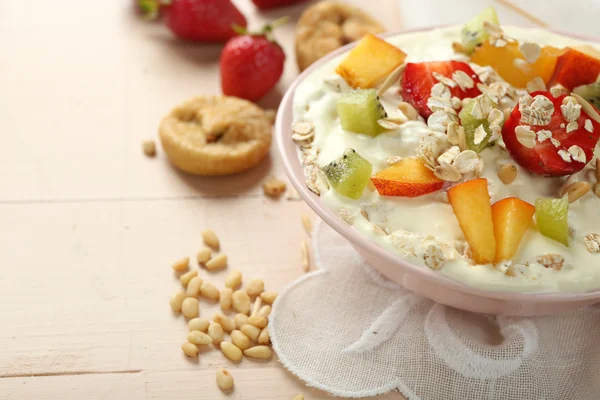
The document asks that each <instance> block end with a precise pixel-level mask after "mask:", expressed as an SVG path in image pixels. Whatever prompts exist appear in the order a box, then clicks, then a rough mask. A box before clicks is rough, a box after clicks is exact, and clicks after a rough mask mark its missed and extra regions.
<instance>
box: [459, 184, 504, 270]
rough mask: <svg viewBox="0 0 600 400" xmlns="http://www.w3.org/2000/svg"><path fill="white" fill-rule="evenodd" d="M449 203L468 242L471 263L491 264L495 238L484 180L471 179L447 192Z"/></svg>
mask: <svg viewBox="0 0 600 400" xmlns="http://www.w3.org/2000/svg"><path fill="white" fill-rule="evenodd" d="M448 200H450V205H452V209H453V210H454V215H456V219H458V223H459V225H460V229H461V230H462V232H463V234H464V235H465V238H466V239H467V243H469V246H470V248H471V253H472V254H473V260H474V261H475V262H476V263H477V264H489V263H492V262H494V260H495V258H496V239H495V237H494V224H493V221H492V206H491V205H490V194H489V192H488V182H487V179H485V178H479V179H473V180H471V181H467V182H464V183H461V184H460V185H456V186H454V187H453V188H451V189H449V190H448Z"/></svg>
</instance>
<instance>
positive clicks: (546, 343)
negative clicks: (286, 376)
mask: <svg viewBox="0 0 600 400" xmlns="http://www.w3.org/2000/svg"><path fill="white" fill-rule="evenodd" d="M313 250H314V258H315V264H316V265H317V267H318V268H319V269H318V270H317V271H315V272H312V273H309V274H307V275H305V276H303V277H302V278H300V279H298V280H297V281H295V282H293V283H292V284H290V285H289V286H288V287H287V288H286V289H285V290H284V291H283V292H282V293H281V294H280V295H279V297H278V299H277V301H276V302H275V304H274V306H273V312H272V314H271V317H270V320H271V322H270V323H269V327H270V335H271V340H272V342H273V346H274V348H275V350H276V352H277V354H278V356H279V358H280V360H281V362H282V363H283V365H284V366H285V367H286V368H287V369H288V370H290V371H291V372H292V373H294V374H295V375H297V376H298V377H299V378H300V379H302V380H304V381H305V382H306V383H307V384H308V385H309V386H314V387H317V388H319V389H322V390H325V391H327V392H329V393H331V394H333V395H336V396H340V397H350V398H357V397H367V396H374V395H377V394H382V393H385V392H388V391H392V390H398V391H400V392H401V393H403V394H404V396H406V397H407V398H408V399H409V400H438V399H439V400H451V399H461V400H463V399H540V400H541V399H544V400H550V399H557V400H558V399H560V400H569V399H572V400H587V399H589V400H592V399H593V400H597V399H598V397H599V396H600V395H599V393H600V379H599V377H600V346H599V345H598V343H599V338H600V308H598V307H590V308H586V309H581V310H579V311H576V312H572V313H565V314H561V315H559V316H548V317H535V318H517V317H495V316H485V315H479V314H474V313H469V312H466V311H461V310H457V309H453V308H450V307H446V306H443V305H441V304H437V303H435V302H433V301H431V300H428V299H425V298H422V297H420V296H417V295H414V294H412V293H410V292H408V291H406V290H405V289H403V288H401V287H400V286H398V285H397V284H395V283H393V282H390V281H388V280H386V279H385V278H383V277H382V276H381V275H379V273H377V272H376V271H375V270H373V269H372V268H371V267H369V266H368V265H367V264H366V263H365V262H364V261H362V260H361V258H360V257H359V256H358V254H357V253H356V251H355V250H354V249H353V248H352V247H351V246H350V244H349V243H348V242H347V241H346V240H345V239H343V238H342V237H341V236H340V235H338V234H337V233H336V232H335V231H334V230H332V229H331V228H330V227H328V226H327V225H326V224H324V223H320V224H318V225H317V226H316V228H315V231H314V233H313Z"/></svg>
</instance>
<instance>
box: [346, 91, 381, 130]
mask: <svg viewBox="0 0 600 400" xmlns="http://www.w3.org/2000/svg"><path fill="white" fill-rule="evenodd" d="M337 113H338V115H339V117H340V122H341V124H342V129H344V130H346V131H350V132H355V133H363V134H365V135H369V136H377V135H379V134H380V133H382V132H384V131H385V129H383V128H382V127H381V126H380V125H379V124H378V123H377V121H378V120H380V119H382V118H385V116H386V114H385V110H384V109H383V106H382V105H381V102H380V101H379V97H378V96H377V92H375V89H365V90H361V89H358V90H353V91H351V92H350V93H346V94H344V95H343V96H342V97H341V98H340V99H339V100H338V102H337Z"/></svg>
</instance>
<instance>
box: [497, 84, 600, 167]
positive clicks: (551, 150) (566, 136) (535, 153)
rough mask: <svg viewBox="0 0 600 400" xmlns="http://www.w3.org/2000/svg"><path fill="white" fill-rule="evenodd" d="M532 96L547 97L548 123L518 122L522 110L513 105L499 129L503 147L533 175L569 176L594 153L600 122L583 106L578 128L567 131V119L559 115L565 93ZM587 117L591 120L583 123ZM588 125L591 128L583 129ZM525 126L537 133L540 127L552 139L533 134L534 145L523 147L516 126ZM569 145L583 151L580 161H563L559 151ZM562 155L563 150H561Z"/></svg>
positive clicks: (599, 136) (599, 134)
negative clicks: (551, 111)
mask: <svg viewBox="0 0 600 400" xmlns="http://www.w3.org/2000/svg"><path fill="white" fill-rule="evenodd" d="M531 96H532V97H533V99H535V97H536V96H545V97H547V98H548V99H549V100H550V101H551V102H552V104H553V105H554V113H553V114H552V119H551V120H550V123H549V124H547V125H544V126H540V125H528V124H526V123H523V122H521V111H520V107H519V105H517V106H515V107H514V109H513V110H512V113H511V114H510V117H509V118H508V120H506V122H505V123H504V127H503V128H502V137H503V138H504V143H505V145H506V149H507V150H508V152H509V153H510V155H511V156H512V157H513V158H514V159H515V161H516V162H517V163H519V165H521V166H522V167H523V168H525V169H527V170H528V171H530V172H533V173H535V174H540V175H545V176H563V175H570V174H573V173H575V172H577V171H581V170H582V169H583V167H585V165H586V164H587V162H589V161H590V160H591V159H592V157H593V156H594V148H595V147H596V144H597V143H598V138H600V124H599V123H598V122H596V121H594V120H593V119H592V118H590V117H589V116H588V115H587V114H586V113H585V111H583V109H582V110H581V115H580V117H579V119H578V120H577V125H578V128H577V129H575V130H573V131H571V132H568V133H567V130H566V126H567V124H568V121H567V120H565V118H564V117H563V115H562V112H561V108H560V106H561V105H562V101H563V99H564V98H565V97H566V95H562V96H559V97H556V98H555V97H553V96H552V95H551V94H550V92H534V93H531ZM587 120H589V121H590V122H586V121H587ZM586 123H587V125H588V127H590V125H591V130H592V132H590V131H589V130H587V129H586V128H585V126H586ZM519 125H522V126H527V127H529V128H530V129H531V130H532V131H534V132H535V133H536V136H537V132H539V131H541V130H547V131H550V132H552V138H553V139H555V140H550V139H546V140H544V141H542V142H540V141H539V140H538V138H537V137H536V140H535V144H534V146H533V147H532V148H529V147H526V146H524V145H523V144H522V143H521V142H519V140H518V139H517V135H516V133H515V129H516V128H517V127H518V126H519ZM571 146H579V147H580V148H581V149H582V150H583V151H584V153H585V162H580V161H577V160H575V159H573V158H572V157H570V156H568V158H570V161H566V160H564V159H563V157H561V155H560V154H559V150H564V151H565V152H567V153H568V152H569V149H570V148H571ZM561 153H563V154H564V152H561Z"/></svg>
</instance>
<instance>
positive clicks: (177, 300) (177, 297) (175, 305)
mask: <svg viewBox="0 0 600 400" xmlns="http://www.w3.org/2000/svg"><path fill="white" fill-rule="evenodd" d="M185 298H186V294H185V292H184V291H180V292H177V293H175V294H174V295H173V297H171V300H169V305H170V306H171V309H172V310H173V311H175V312H181V306H182V305H183V301H184V300H185Z"/></svg>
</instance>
